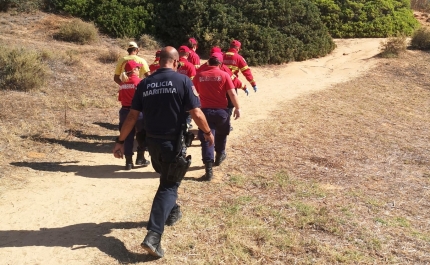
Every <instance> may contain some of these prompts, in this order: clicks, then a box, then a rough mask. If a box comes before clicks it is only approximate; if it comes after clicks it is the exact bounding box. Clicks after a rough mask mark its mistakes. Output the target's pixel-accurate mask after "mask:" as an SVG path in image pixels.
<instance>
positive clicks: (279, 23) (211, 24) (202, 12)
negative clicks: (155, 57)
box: [154, 0, 335, 65]
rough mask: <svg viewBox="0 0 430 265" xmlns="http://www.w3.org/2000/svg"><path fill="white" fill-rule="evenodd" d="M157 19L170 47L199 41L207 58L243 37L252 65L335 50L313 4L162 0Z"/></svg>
mask: <svg viewBox="0 0 430 265" xmlns="http://www.w3.org/2000/svg"><path fill="white" fill-rule="evenodd" d="M154 15H155V16H156V19H155V18H154V29H155V32H156V34H157V35H156V36H157V37H159V38H160V39H161V40H162V41H163V42H165V43H166V44H168V45H172V46H175V47H178V46H180V45H182V44H183V43H184V42H185V41H186V40H187V38H189V37H195V38H196V39H197V40H198V41H199V49H198V52H199V53H200V54H207V53H208V52H209V50H210V48H211V47H212V46H214V45H218V46H221V47H222V48H224V49H227V48H228V46H229V43H230V41H231V40H232V39H238V40H240V41H241V42H242V50H241V53H242V54H243V55H244V57H245V58H246V59H247V62H248V63H249V64H250V65H261V64H280V63H284V62H289V61H294V60H296V61H298V60H305V59H308V58H313V57H320V56H324V55H326V54H327V53H329V52H331V51H332V50H333V49H334V47H335V45H334V43H333V41H332V39H331V37H330V36H329V34H328V31H327V28H326V27H325V26H324V24H323V23H322V21H321V19H320V18H319V10H318V8H317V7H316V6H315V5H314V4H313V2H312V1H308V0H278V1H261V0H248V1H242V0H229V1H227V0H224V1H216V2H214V1H209V0H201V1H198V0H194V1H189V0H181V1H161V2H160V1H159V2H158V4H157V3H154ZM178 36H179V37H178Z"/></svg>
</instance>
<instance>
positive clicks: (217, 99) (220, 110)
mask: <svg viewBox="0 0 430 265" xmlns="http://www.w3.org/2000/svg"><path fill="white" fill-rule="evenodd" d="M222 61H223V56H222V54H221V53H213V54H212V55H211V57H210V58H209V60H208V66H207V67H205V69H204V70H203V71H199V72H198V73H197V75H196V77H195V78H194V80H193V84H194V86H195V87H196V90H197V92H198V93H199V97H200V102H201V105H202V107H201V108H202V111H203V113H204V114H205V117H206V120H207V121H208V124H209V127H210V129H211V133H212V134H213V135H214V136H215V146H211V145H210V143H209V142H208V141H207V140H206V139H205V133H204V132H203V131H202V130H200V129H199V133H198V134H199V139H200V142H201V146H202V160H203V163H204V164H205V175H204V176H202V177H201V178H200V180H202V181H210V180H211V179H212V176H213V172H212V166H213V165H215V166H219V165H220V164H221V163H222V161H224V160H225V159H226V157H227V155H226V152H225V147H226V143H227V135H228V134H229V133H230V115H229V113H228V110H227V97H226V94H228V95H229V96H230V99H231V101H232V102H233V105H234V107H235V110H234V118H235V119H238V118H239V117H240V107H239V99H238V97H237V94H236V91H235V90H234V88H235V87H234V85H233V82H232V81H231V77H230V76H229V75H228V74H227V73H226V72H224V71H222V70H221V69H220V66H221V65H222ZM214 152H215V153H216V155H215V161H214Z"/></svg>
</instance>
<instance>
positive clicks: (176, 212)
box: [166, 205, 182, 226]
mask: <svg viewBox="0 0 430 265" xmlns="http://www.w3.org/2000/svg"><path fill="white" fill-rule="evenodd" d="M181 218H182V212H181V208H180V206H179V205H175V207H173V209H172V210H171V211H170V214H169V216H168V217H167V220H166V225H168V226H172V225H174V224H175V223H177V222H178V221H179V220H181Z"/></svg>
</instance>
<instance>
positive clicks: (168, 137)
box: [146, 133, 178, 140]
mask: <svg viewBox="0 0 430 265" xmlns="http://www.w3.org/2000/svg"><path fill="white" fill-rule="evenodd" d="M146 137H151V138H155V139H164V140H177V138H178V136H177V135H172V134H170V135H159V134H151V133H146Z"/></svg>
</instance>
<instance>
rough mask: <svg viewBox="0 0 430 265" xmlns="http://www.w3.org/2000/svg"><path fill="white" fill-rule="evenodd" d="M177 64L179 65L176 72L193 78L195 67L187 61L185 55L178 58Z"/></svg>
mask: <svg viewBox="0 0 430 265" xmlns="http://www.w3.org/2000/svg"><path fill="white" fill-rule="evenodd" d="M179 65H180V67H179V69H178V71H177V72H178V73H181V74H183V75H186V76H188V77H189V78H190V79H191V80H193V78H194V76H195V75H196V68H195V67H194V65H193V64H192V63H190V62H189V61H187V59H186V58H185V57H181V58H179Z"/></svg>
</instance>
